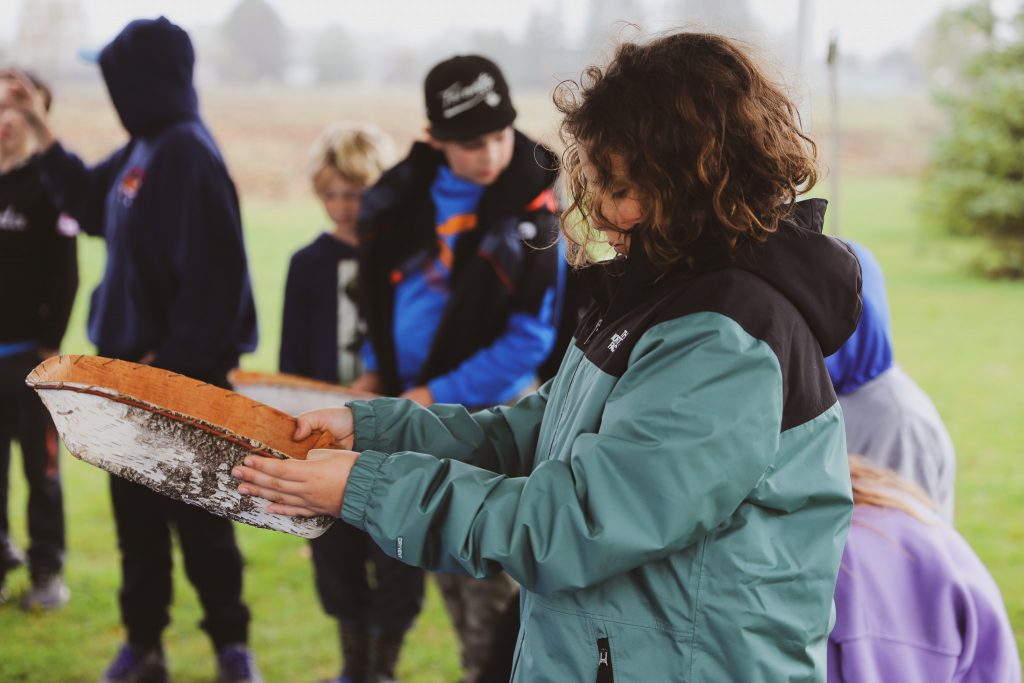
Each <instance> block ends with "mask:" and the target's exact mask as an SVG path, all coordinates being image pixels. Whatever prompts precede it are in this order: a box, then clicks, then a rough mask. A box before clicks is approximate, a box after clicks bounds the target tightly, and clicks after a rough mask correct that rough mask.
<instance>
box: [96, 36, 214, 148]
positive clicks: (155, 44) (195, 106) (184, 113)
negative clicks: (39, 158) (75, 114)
mask: <svg viewBox="0 0 1024 683" xmlns="http://www.w3.org/2000/svg"><path fill="white" fill-rule="evenodd" d="M99 63H100V69H101V70H102V71H103V80H104V81H105V82H106V84H107V90H108V92H109V93H110V99H111V100H112V101H113V103H114V108H115V109H116V110H117V114H118V116H119V117H120V118H121V123H122V124H123V125H124V127H125V129H126V130H127V131H128V133H129V134H130V135H131V136H132V137H146V136H149V135H153V134H155V133H158V132H160V131H161V130H163V129H164V128H166V127H168V126H171V125H174V124H175V123H178V122H181V121H187V120H193V119H198V118H199V101H198V98H197V97H196V91H195V88H194V87H193V85H192V70H193V67H194V65H195V52H194V50H193V49H192V41H191V40H190V39H189V37H188V34H187V33H186V32H185V31H184V30H183V29H182V28H181V27H179V26H177V25H175V24H173V23H171V22H170V21H168V20H167V19H165V18H164V17H160V18H158V19H137V20H135V21H133V22H131V23H130V24H128V25H127V26H125V27H124V29H122V30H121V32H120V33H119V34H118V35H117V37H116V38H114V39H113V40H112V41H110V43H109V44H108V45H107V46H106V47H104V48H103V50H102V51H101V52H100V55H99Z"/></svg>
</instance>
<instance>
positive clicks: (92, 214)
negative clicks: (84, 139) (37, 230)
mask: <svg viewBox="0 0 1024 683" xmlns="http://www.w3.org/2000/svg"><path fill="white" fill-rule="evenodd" d="M129 149H130V146H126V147H122V148H121V149H119V150H117V151H116V152H114V153H113V154H111V155H110V156H109V157H107V158H106V159H104V160H103V161H101V162H100V163H99V164H97V165H95V166H88V165H86V163H85V162H84V161H82V160H81V159H79V158H78V157H77V156H76V155H75V154H74V153H73V152H70V151H68V150H66V149H64V147H63V145H61V144H60V142H55V143H54V144H53V145H51V146H50V148H49V149H48V150H46V152H45V153H43V154H41V155H40V156H38V157H37V158H36V163H37V164H38V166H39V170H40V172H41V174H42V178H43V182H44V183H45V184H46V186H47V187H48V188H49V190H50V196H51V197H52V198H53V203H54V204H55V205H56V206H57V208H58V209H59V210H61V211H63V212H65V213H67V214H69V215H70V216H72V217H73V218H74V219H75V220H76V221H78V225H79V227H81V229H82V231H83V232H85V233H87V234H89V235H93V236H96V237H102V236H103V226H104V220H103V216H104V212H105V211H106V202H107V193H108V191H109V190H110V185H111V184H112V183H113V182H114V180H115V174H116V173H117V171H118V169H120V167H121V164H122V162H123V160H124V157H125V156H126V155H127V154H128V150H129Z"/></svg>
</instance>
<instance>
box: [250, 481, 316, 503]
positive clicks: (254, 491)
mask: <svg viewBox="0 0 1024 683" xmlns="http://www.w3.org/2000/svg"><path fill="white" fill-rule="evenodd" d="M238 492H239V493H241V494H242V495H243V496H256V497H257V498H262V499H264V500H266V501H268V502H271V503H277V504H279V505H291V506H294V507H306V500H305V499H304V498H302V496H297V495H294V494H291V493H284V492H283V491H280V490H278V489H273V488H267V487H265V486H260V485H259V484H251V483H247V484H239V486H238Z"/></svg>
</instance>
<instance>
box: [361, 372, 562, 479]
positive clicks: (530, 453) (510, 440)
mask: <svg viewBox="0 0 1024 683" xmlns="http://www.w3.org/2000/svg"><path fill="white" fill-rule="evenodd" d="M549 384H550V383H549ZM549 384H544V385H542V386H541V387H540V388H539V389H538V390H537V391H536V392H534V393H532V394H529V395H528V396H525V397H523V398H522V399H521V400H520V401H518V402H517V403H516V404H515V405H514V406H511V407H509V406H498V407H495V408H490V409H488V410H482V411H478V412H475V413H471V412H470V411H469V410H467V409H466V408H465V407H464V406H461V405H454V404H435V405H433V406H431V407H430V408H424V407H422V406H420V405H417V404H416V403H414V402H413V401H407V400H403V399H389V398H382V399H376V400H374V401H353V402H352V403H349V404H348V406H349V408H351V409H352V415H353V419H354V421H355V445H354V449H355V450H357V451H366V450H373V451H380V452H382V453H394V452H397V451H416V452H419V453H433V454H435V455H436V456H437V457H439V458H448V459H452V460H459V461H461V462H466V463H470V464H472V465H474V466H476V467H480V468H482V469H485V470H489V471H491V472H497V473H500V474H505V475H508V476H522V475H525V474H528V473H529V472H530V470H531V469H532V468H533V457H534V451H535V449H536V445H537V437H538V434H539V432H540V423H541V418H542V417H543V416H544V409H545V407H546V406H547V400H548V392H549V389H550V386H549Z"/></svg>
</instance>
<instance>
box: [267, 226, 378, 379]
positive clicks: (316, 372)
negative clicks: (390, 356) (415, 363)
mask: <svg viewBox="0 0 1024 683" xmlns="http://www.w3.org/2000/svg"><path fill="white" fill-rule="evenodd" d="M358 258H359V254H358V253H357V252H356V250H355V248H354V247H351V246H349V245H347V244H345V243H344V242H342V241H340V240H337V239H335V238H334V237H331V236H330V235H329V234H327V233H323V234H321V235H320V236H319V237H317V238H316V239H315V240H313V242H312V243H311V244H309V245H307V246H305V247H303V248H302V249H300V250H299V251H297V252H295V255H294V256H292V260H291V264H290V265H289V266H288V281H287V284H286V286H285V292H284V316H283V320H282V323H281V353H280V368H281V372H287V373H291V374H293V375H302V376H303V377H311V378H313V379H318V380H321V381H323V382H330V383H332V384H337V383H338V382H342V381H345V382H351V381H352V379H354V378H353V377H341V375H340V373H339V367H338V366H339V355H340V353H342V352H348V354H350V355H351V356H354V357H358V354H359V347H360V345H361V344H358V343H357V344H356V346H355V347H354V348H351V349H339V348H338V331H339V327H342V326H344V327H346V328H354V329H355V330H356V335H355V336H356V337H357V338H361V337H362V335H361V334H359V332H358V329H359V320H358V318H357V317H356V316H353V317H352V319H351V320H341V321H339V320H338V316H339V311H338V297H339V296H349V294H347V293H345V292H340V291H339V289H340V287H341V283H340V282H339V276H338V266H339V264H340V263H341V262H342V261H351V262H353V265H354V264H355V263H356V260H357V259H358ZM351 294H352V295H354V294H355V292H351ZM355 303H356V302H355V301H353V305H354V304H355ZM339 323H340V325H339Z"/></svg>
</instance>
